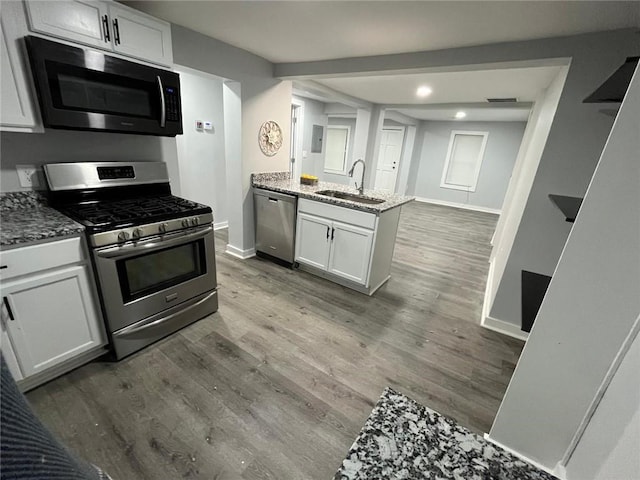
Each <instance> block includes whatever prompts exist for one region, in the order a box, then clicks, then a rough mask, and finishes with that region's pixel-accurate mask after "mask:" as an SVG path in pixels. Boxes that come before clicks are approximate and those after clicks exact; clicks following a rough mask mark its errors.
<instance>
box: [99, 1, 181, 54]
mask: <svg viewBox="0 0 640 480" xmlns="http://www.w3.org/2000/svg"><path fill="white" fill-rule="evenodd" d="M109 14H110V17H111V27H112V32H113V49H114V50H115V51H116V52H118V53H122V54H123V55H129V56H132V57H137V58H140V59H142V60H148V61H149V62H154V63H159V64H162V65H172V63H173V50H172V46H171V25H170V24H169V23H167V22H163V21H162V20H158V19H156V18H153V17H149V16H148V15H145V14H143V13H141V12H136V11H135V10H131V9H129V8H125V7H122V6H120V5H118V4H116V3H114V4H110V5H109Z"/></svg>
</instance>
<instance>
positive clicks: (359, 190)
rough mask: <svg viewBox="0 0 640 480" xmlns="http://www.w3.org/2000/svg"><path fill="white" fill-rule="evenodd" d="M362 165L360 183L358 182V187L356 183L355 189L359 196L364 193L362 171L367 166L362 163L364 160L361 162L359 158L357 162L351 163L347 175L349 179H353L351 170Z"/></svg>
mask: <svg viewBox="0 0 640 480" xmlns="http://www.w3.org/2000/svg"><path fill="white" fill-rule="evenodd" d="M359 162H360V163H362V179H361V180H362V181H361V182H360V186H358V182H356V188H357V189H358V193H359V194H360V195H362V194H363V193H364V171H365V169H366V168H367V165H366V164H365V163H364V160H362V159H361V158H359V159H358V160H356V161H355V162H353V165H351V169H349V172H348V175H349V176H350V177H353V170H354V168H356V165H357V164H358V163H359Z"/></svg>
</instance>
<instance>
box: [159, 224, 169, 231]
mask: <svg viewBox="0 0 640 480" xmlns="http://www.w3.org/2000/svg"><path fill="white" fill-rule="evenodd" d="M168 226H169V224H168V223H161V224H160V225H158V230H160V233H164V232H166V231H167V227H168Z"/></svg>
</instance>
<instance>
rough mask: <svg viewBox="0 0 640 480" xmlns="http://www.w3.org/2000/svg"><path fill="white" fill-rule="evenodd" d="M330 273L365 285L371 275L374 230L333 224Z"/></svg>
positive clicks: (338, 223) (337, 223)
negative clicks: (370, 263)
mask: <svg viewBox="0 0 640 480" xmlns="http://www.w3.org/2000/svg"><path fill="white" fill-rule="evenodd" d="M331 236H332V237H333V240H332V241H331V255H330V258H329V268H328V271H329V272H330V273H333V274H335V275H338V276H340V277H342V278H346V279H348V280H351V281H354V282H357V283H360V284H362V285H365V284H366V282H367V274H368V273H369V261H370V260H371V248H372V245H373V230H367V229H366V228H360V227H356V226H354V225H347V224H345V223H340V222H333V231H332V235H331Z"/></svg>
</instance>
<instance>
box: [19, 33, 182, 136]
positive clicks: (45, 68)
mask: <svg viewBox="0 0 640 480" xmlns="http://www.w3.org/2000/svg"><path fill="white" fill-rule="evenodd" d="M26 44H27V50H28V52H29V59H30V61H31V69H32V71H33V76H34V81H35V85H36V90H37V92H38V100H39V103H40V107H41V111H42V120H43V123H44V126H45V127H53V128H64V129H74V130H77V129H79V130H100V131H109V132H124V133H141V134H150V135H161V136H175V135H176V134H180V133H182V118H181V106H180V105H181V103H180V77H179V75H178V74H177V73H175V72H171V71H168V70H162V69H159V68H153V67H149V66H147V65H143V64H139V63H135V62H130V61H128V60H123V59H121V58H117V57H112V56H110V55H105V54H104V53H102V52H99V51H97V50H91V49H87V48H77V47H72V46H70V45H65V44H61V43H58V42H52V41H49V40H45V39H43V38H40V37H27V39H26Z"/></svg>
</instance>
